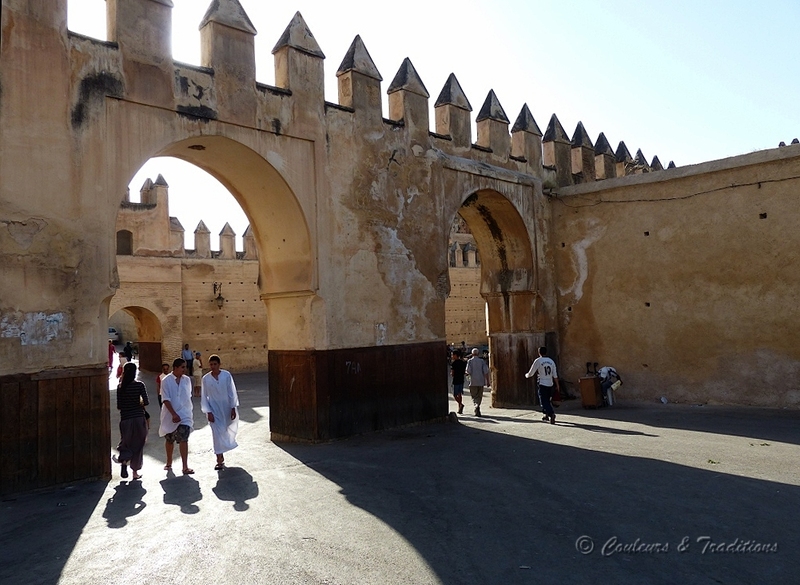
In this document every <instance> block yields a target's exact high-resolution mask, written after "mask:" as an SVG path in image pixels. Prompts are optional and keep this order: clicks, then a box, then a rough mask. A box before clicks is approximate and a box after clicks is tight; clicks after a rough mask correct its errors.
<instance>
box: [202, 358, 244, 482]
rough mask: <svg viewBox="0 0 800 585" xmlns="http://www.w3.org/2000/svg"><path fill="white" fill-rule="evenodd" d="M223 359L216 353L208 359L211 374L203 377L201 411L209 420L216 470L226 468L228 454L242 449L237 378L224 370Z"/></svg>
mask: <svg viewBox="0 0 800 585" xmlns="http://www.w3.org/2000/svg"><path fill="white" fill-rule="evenodd" d="M220 364H221V360H220V359H219V356H218V355H216V354H214V355H212V356H211V357H210V358H208V365H209V367H210V368H211V371H210V372H209V373H207V374H206V375H205V376H203V382H202V387H201V392H200V409H201V410H202V411H203V412H205V413H206V416H207V417H208V426H210V427H211V436H212V438H213V440H214V453H215V454H216V456H217V464H216V466H215V467H214V469H217V470H220V469H225V455H224V454H225V453H226V452H228V451H230V450H231V449H235V448H236V447H238V443H237V442H236V433H237V432H238V431H239V411H238V408H237V407H238V406H239V396H238V395H237V394H236V385H235V384H234V383H233V376H231V373H230V372H229V371H228V370H222V369H220Z"/></svg>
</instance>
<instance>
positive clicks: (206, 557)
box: [0, 373, 800, 585]
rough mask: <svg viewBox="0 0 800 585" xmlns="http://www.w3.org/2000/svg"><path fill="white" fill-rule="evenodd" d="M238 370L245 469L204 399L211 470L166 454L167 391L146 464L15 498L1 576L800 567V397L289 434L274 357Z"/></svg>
mask: <svg viewBox="0 0 800 585" xmlns="http://www.w3.org/2000/svg"><path fill="white" fill-rule="evenodd" d="M152 376H153V375H150V374H147V375H146V376H145V377H144V381H145V382H146V383H147V386H148V389H150V390H151V391H152V390H154V385H153V383H152ZM235 378H236V382H237V386H238V388H239V391H240V399H241V403H242V405H241V409H240V413H241V421H242V424H241V426H240V432H239V444H240V446H239V448H237V449H236V450H234V451H232V452H230V453H228V454H226V461H227V463H228V466H229V467H228V468H227V469H225V470H223V471H215V470H214V463H215V457H214V454H213V451H212V448H211V435H210V430H209V428H208V426H207V424H205V423H204V421H203V417H202V415H201V413H200V412H199V410H200V409H199V404H198V402H197V399H196V402H195V423H196V426H195V431H194V433H193V434H192V436H191V438H190V443H189V450H190V455H189V464H190V466H191V467H193V468H194V469H195V471H196V473H195V474H194V475H192V476H182V475H180V474H179V475H178V476H175V475H174V474H172V473H168V472H166V471H164V470H163V466H164V446H163V440H162V439H159V438H158V436H157V419H158V416H157V408H156V407H153V406H151V407H150V412H151V414H152V415H153V419H152V420H153V425H152V428H151V431H150V436H149V442H148V445H147V447H146V453H145V465H144V469H143V470H142V473H143V475H144V477H143V479H142V480H141V481H129V480H128V481H126V480H122V479H121V478H120V476H119V467H118V466H116V465H115V466H114V467H113V472H114V476H113V478H112V480H111V481H108V482H106V481H95V482H88V483H82V484H78V485H73V486H69V487H65V488H59V489H52V490H48V491H44V492H41V493H35V494H23V495H18V496H15V497H9V498H6V499H4V500H3V501H2V503H1V506H2V507H0V510H2V515H1V516H0V583H3V584H5V585H12V584H14V585H16V584H48V583H61V584H72V583H75V584H81V585H85V584H93V583H98V584H100V583H103V584H114V583H136V584H150V583H154V584H160V583H165V584H166V583H169V584H172V583H214V584H219V585H225V584H229V583H230V584H233V583H237V584H239V583H258V584H262V583H266V584H273V583H274V584H280V585H291V584H317V585H319V584H326V585H333V584H336V585H344V584H358V585H362V584H370V583H375V584H381V585H385V584H414V585H416V584H434V583H437V584H438V583H442V584H462V583H463V584H498V585H499V584H504V585H505V584H515V583H565V582H569V583H575V584H584V583H585V584H594V583H623V584H624V583H632V584H633V583H635V584H641V583H648V584H660V583H663V584H670V585H672V584H674V583H681V584H693V583H701V584H705V583H709V584H711V583H713V584H719V583H726V584H738V583H743V584H753V583H759V584H764V583H780V584H787V583H800V576H799V575H800V554H798V553H800V547H798V543H799V541H800V536H798V530H797V524H798V519H799V518H798V517H799V516H800V512H798V510H800V473H798V464H797V461H798V460H800V424H798V423H800V412H798V411H794V410H770V409H753V408H733V407H723V406H692V405H677V404H660V403H641V402H633V403H628V402H626V401H625V398H624V394H622V393H621V394H620V395H618V397H617V398H618V399H619V402H618V404H617V405H616V406H614V407H613V408H606V409H599V410H585V409H583V408H581V406H580V404H579V403H578V402H577V401H566V402H564V404H563V405H562V406H561V408H559V409H558V410H557V413H558V417H557V424H556V425H550V424H547V423H545V422H542V421H541V415H540V413H537V412H534V411H532V410H523V409H493V408H490V407H489V406H488V405H487V404H484V406H483V407H482V410H483V415H484V416H483V417H481V418H477V417H475V416H470V415H464V416H460V417H457V420H455V422H453V421H451V422H448V423H437V424H427V425H420V426H415V427H410V428H404V429H398V430H393V431H387V432H381V433H375V434H371V435H366V436H361V437H354V438H352V439H348V440H343V441H336V442H331V443H325V444H318V445H308V444H291V443H287V444H276V443H272V442H270V440H269V401H268V391H267V378H266V374H265V373H249V374H238V375H236V374H235ZM111 392H112V394H113V390H112V391H111ZM656 394H657V393H656ZM113 399H114V397H113V395H112V405H113V404H114V402H113ZM487 400H488V396H487ZM153 402H154V403H155V402H156V401H155V399H154V397H153ZM450 403H451V410H453V411H454V410H456V408H455V403H454V402H453V401H452V398H451V399H450ZM466 403H467V404H468V405H469V403H470V400H469V398H468V397H467V398H466ZM465 412H467V413H469V412H471V408H470V407H469V406H467V408H466V409H465ZM114 414H115V413H112V443H115V442H116V440H117V437H118V435H117V431H116V429H117V419H116V418H115V417H114ZM453 419H456V417H453ZM109 456H110V454H109ZM176 459H177V449H176ZM175 470H176V471H179V470H180V463H179V461H176V465H175Z"/></svg>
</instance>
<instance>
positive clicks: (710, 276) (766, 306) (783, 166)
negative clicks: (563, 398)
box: [552, 147, 800, 407]
mask: <svg viewBox="0 0 800 585" xmlns="http://www.w3.org/2000/svg"><path fill="white" fill-rule="evenodd" d="M799 194H800V148H798V147H786V148H782V149H775V150H771V151H762V152H759V153H753V154H749V155H744V156H741V157H736V158H733V159H725V160H723V161H714V162H709V163H704V164H701V165H695V166H692V167H685V168H681V169H675V170H670V171H663V172H659V173H651V174H645V175H640V176H637V177H626V178H625V179H617V180H612V181H606V182H603V183H596V184H593V185H592V184H589V185H580V186H577V187H570V188H565V189H562V190H561V191H560V193H559V196H558V198H556V199H553V236H552V237H553V238H554V244H555V245H554V250H555V254H554V260H555V266H556V273H557V283H558V292H559V310H558V315H559V330H560V334H561V337H560V347H561V368H562V372H563V375H564V376H566V377H567V378H568V379H569V380H572V381H575V380H577V378H578V377H579V376H580V375H581V374H582V373H583V372H584V371H585V362H587V361H592V362H595V361H596V362H600V364H601V365H606V364H608V365H613V366H614V367H616V368H617V369H618V370H619V371H620V373H621V375H622V377H623V380H624V384H623V386H622V388H621V392H620V395H619V398H621V399H629V398H633V399H643V400H654V399H657V398H660V397H661V396H665V397H666V398H667V399H668V400H670V401H673V400H674V401H680V402H688V403H734V404H746V405H763V406H767V405H768V406H794V407H797V406H800V327H799V326H798V325H800V323H798V319H797V304H798V300H800V299H798V291H800V272H798V271H797V270H796V269H795V267H797V266H798V261H800V236H799V235H798V232H797V225H798V224H800V208H799V207H798V204H797V203H798V195H799Z"/></svg>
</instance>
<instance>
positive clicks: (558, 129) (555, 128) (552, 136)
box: [542, 114, 570, 142]
mask: <svg viewBox="0 0 800 585" xmlns="http://www.w3.org/2000/svg"><path fill="white" fill-rule="evenodd" d="M556 141H558V142H570V139H569V136H567V133H566V131H565V130H564V127H563V126H562V125H561V122H559V121H558V118H557V117H556V115H555V114H553V115H552V117H551V118H550V123H549V124H548V125H547V130H545V131H544V138H542V142H556Z"/></svg>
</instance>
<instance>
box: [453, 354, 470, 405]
mask: <svg viewBox="0 0 800 585" xmlns="http://www.w3.org/2000/svg"><path fill="white" fill-rule="evenodd" d="M466 370H467V362H465V361H464V360H462V359H461V350H458V349H456V350H454V351H453V363H451V364H450V376H451V377H452V378H453V398H455V399H456V402H458V414H462V413H463V412H464V402H463V399H464V372H466Z"/></svg>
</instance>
